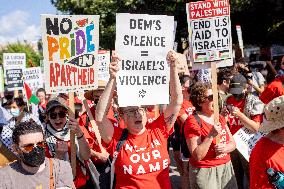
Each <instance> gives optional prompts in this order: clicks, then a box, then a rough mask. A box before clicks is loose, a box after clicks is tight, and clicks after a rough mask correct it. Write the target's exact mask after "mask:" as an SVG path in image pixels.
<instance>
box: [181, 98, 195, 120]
mask: <svg viewBox="0 0 284 189" xmlns="http://www.w3.org/2000/svg"><path fill="white" fill-rule="evenodd" d="M194 110H195V107H194V106H193V105H192V103H191V102H190V101H189V100H186V99H183V102H182V105H181V108H180V111H179V114H178V117H180V116H182V115H183V114H187V115H188V116H190V115H191V114H192V113H193V111H194Z"/></svg>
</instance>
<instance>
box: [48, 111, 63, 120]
mask: <svg viewBox="0 0 284 189" xmlns="http://www.w3.org/2000/svg"><path fill="white" fill-rule="evenodd" d="M49 117H50V119H56V118H57V117H59V118H65V117H66V112H64V111H61V112H58V113H56V112H52V113H50V114H49Z"/></svg>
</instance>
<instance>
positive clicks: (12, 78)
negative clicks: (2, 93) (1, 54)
mask: <svg viewBox="0 0 284 189" xmlns="http://www.w3.org/2000/svg"><path fill="white" fill-rule="evenodd" d="M6 77H7V85H8V86H7V87H8V90H9V91H15V90H22V88H23V70H22V69H9V70H6Z"/></svg>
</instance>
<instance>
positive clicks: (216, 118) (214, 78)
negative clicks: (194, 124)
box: [211, 62, 220, 144]
mask: <svg viewBox="0 0 284 189" xmlns="http://www.w3.org/2000/svg"><path fill="white" fill-rule="evenodd" d="M211 76H212V91H213V104H214V124H218V123H219V103H218V88H217V68H216V62H211ZM219 141H220V136H219V135H218V136H216V143H217V144H218V143H219Z"/></svg>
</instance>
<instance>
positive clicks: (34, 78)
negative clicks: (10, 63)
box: [23, 67, 43, 93]
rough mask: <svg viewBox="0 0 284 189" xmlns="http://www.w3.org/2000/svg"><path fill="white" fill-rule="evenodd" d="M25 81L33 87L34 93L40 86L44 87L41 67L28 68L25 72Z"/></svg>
mask: <svg viewBox="0 0 284 189" xmlns="http://www.w3.org/2000/svg"><path fill="white" fill-rule="evenodd" d="M23 75H24V76H23V78H24V81H25V82H26V83H27V84H28V86H29V87H30V88H31V90H32V92H33V93H36V91H37V90H38V89H39V88H43V77H42V73H41V67H32V68H26V69H24V72H23Z"/></svg>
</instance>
